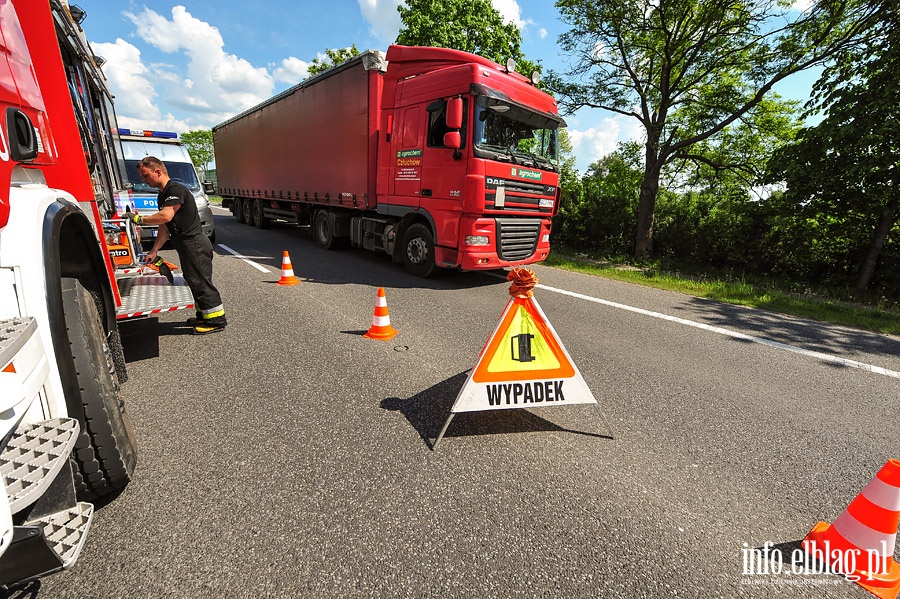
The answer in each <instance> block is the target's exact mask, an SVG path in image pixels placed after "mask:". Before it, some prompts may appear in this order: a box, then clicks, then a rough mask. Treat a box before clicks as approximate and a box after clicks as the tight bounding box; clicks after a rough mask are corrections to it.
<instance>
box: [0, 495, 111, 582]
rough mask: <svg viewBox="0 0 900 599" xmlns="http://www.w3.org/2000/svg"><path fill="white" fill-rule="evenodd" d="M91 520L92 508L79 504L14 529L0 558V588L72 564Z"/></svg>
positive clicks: (56, 570) (87, 504) (91, 506)
mask: <svg viewBox="0 0 900 599" xmlns="http://www.w3.org/2000/svg"><path fill="white" fill-rule="evenodd" d="M93 517H94V506H93V505H91V504H90V503H83V502H82V503H78V504H77V505H75V506H73V507H71V508H67V509H63V510H60V511H59V512H56V513H54V514H50V515H47V516H44V517H42V518H37V519H35V520H32V521H29V522H25V523H24V524H22V525H20V526H15V527H14V528H13V539H12V542H11V543H10V546H9V548H8V549H7V551H6V552H5V553H4V554H3V555H2V556H0V589H4V590H7V589H9V588H11V587H13V586H16V585H21V584H25V583H27V582H31V581H32V580H36V579H38V578H40V577H42V576H46V575H47V574H52V573H53V572H59V571H60V570H63V569H65V568H68V567H69V566H71V565H72V564H74V563H75V561H76V560H77V559H78V555H79V554H80V553H81V549H82V547H83V546H84V540H85V539H86V538H87V531H88V528H90V526H91V520H92V519H93Z"/></svg>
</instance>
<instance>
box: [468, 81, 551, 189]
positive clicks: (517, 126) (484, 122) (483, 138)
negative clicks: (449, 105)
mask: <svg viewBox="0 0 900 599" xmlns="http://www.w3.org/2000/svg"><path fill="white" fill-rule="evenodd" d="M475 104H476V105H475V119H474V121H475V123H474V127H473V129H474V141H475V144H474V146H475V150H474V151H475V155H476V156H478V157H480V158H489V159H492V160H501V161H504V162H512V163H515V164H522V165H525V166H530V167H533V168H542V169H546V170H552V171H555V170H557V165H558V161H557V137H556V129H557V123H556V122H555V121H552V120H550V119H548V118H547V117H546V116H544V115H542V114H538V113H535V112H531V111H529V110H526V109H524V108H522V107H519V106H516V105H514V104H506V103H503V102H497V101H496V100H490V99H487V98H484V97H479V98H478V100H477V101H476V103H475Z"/></svg>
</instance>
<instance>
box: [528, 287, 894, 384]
mask: <svg viewBox="0 0 900 599" xmlns="http://www.w3.org/2000/svg"><path fill="white" fill-rule="evenodd" d="M536 287H538V288H540V289H545V290H547V291H552V292H554V293H559V294H561V295H568V296H570V297H575V298H578V299H583V300H586V301H589V302H594V303H595V304H603V305H604V306H609V307H611V308H619V309H620V310H628V311H629V312H634V313H636V314H642V315H643V316H651V317H653V318H660V319H662V320H668V321H670V322H675V323H678V324H683V325H685V326H689V327H694V328H697V329H703V330H704V331H710V332H712V333H718V334H720V335H727V336H729V337H734V338H735V339H741V340H744V341H751V342H753V343H759V344H761V345H767V346H769V347H774V348H777V349H782V350H785V351H789V352H793V353H795V354H801V355H804V356H809V357H811V358H816V359H818V360H822V361H824V362H830V363H832V364H839V365H841V366H846V367H848V368H857V369H859V370H867V371H869V372H873V373H875V374H881V375H884V376H887V377H891V378H895V379H900V372H897V371H896V370H888V369H887V368H882V367H881V366H874V365H872V364H866V363H865V362H857V361H856V360H849V359H847V358H841V357H839V356H833V355H831V354H823V353H821V352H817V351H811V350H808V349H803V348H800V347H797V346H795V345H788V344H786V343H780V342H778V341H772V340H771V339H765V338H763V337H753V336H752V335H747V334H745V333H738V332H737V331H731V330H728V329H723V328H721V327H714V326H711V325H708V324H703V323H702V322H694V321H693V320H686V319H684V318H678V317H677V316H669V315H668V314H661V313H659V312H652V311H650V310H644V309H642V308H635V307H634V306H628V305H625V304H618V303H616V302H611V301H609V300H604V299H600V298H596V297H591V296H589V295H582V294H581V293H575V292H573V291H566V290H565V289H557V288H556V287H548V286H547V285H541V284H540V283H539V284H538V285H536Z"/></svg>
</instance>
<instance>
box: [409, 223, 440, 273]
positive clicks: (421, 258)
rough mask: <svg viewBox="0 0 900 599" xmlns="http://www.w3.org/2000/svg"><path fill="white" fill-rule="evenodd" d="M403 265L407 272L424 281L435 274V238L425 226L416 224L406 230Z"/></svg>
mask: <svg viewBox="0 0 900 599" xmlns="http://www.w3.org/2000/svg"><path fill="white" fill-rule="evenodd" d="M403 264H404V265H405V266H406V270H408V271H409V272H410V273H412V274H414V275H415V276H417V277H421V278H423V279H424V278H426V277H429V276H431V275H432V274H433V273H434V271H435V265H434V236H433V235H432V234H431V231H430V230H429V228H428V227H426V226H425V225H423V224H421V223H416V224H414V225H411V226H410V227H409V229H407V230H406V236H405V237H404V239H403Z"/></svg>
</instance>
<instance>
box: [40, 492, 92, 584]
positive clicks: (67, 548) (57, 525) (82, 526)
mask: <svg viewBox="0 0 900 599" xmlns="http://www.w3.org/2000/svg"><path fill="white" fill-rule="evenodd" d="M93 518H94V505H93V504H91V503H87V502H84V501H80V502H78V505H75V506H73V507H71V508H69V509H65V510H61V511H59V512H56V513H55V514H50V515H49V516H45V517H43V518H39V519H37V520H33V521H31V522H28V523H27V524H28V525H29V526H41V527H43V529H44V537H45V538H46V540H47V544H48V545H50V548H51V549H53V552H54V553H55V554H56V555H58V556H59V558H60V560H61V561H62V566H63V568H68V567H69V566H70V565H72V564H74V563H75V560H77V559H78V554H79V553H81V547H82V546H83V545H84V539H85V537H86V535H85V533H87V530H88V528H90V526H91V520H92V519H93Z"/></svg>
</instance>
